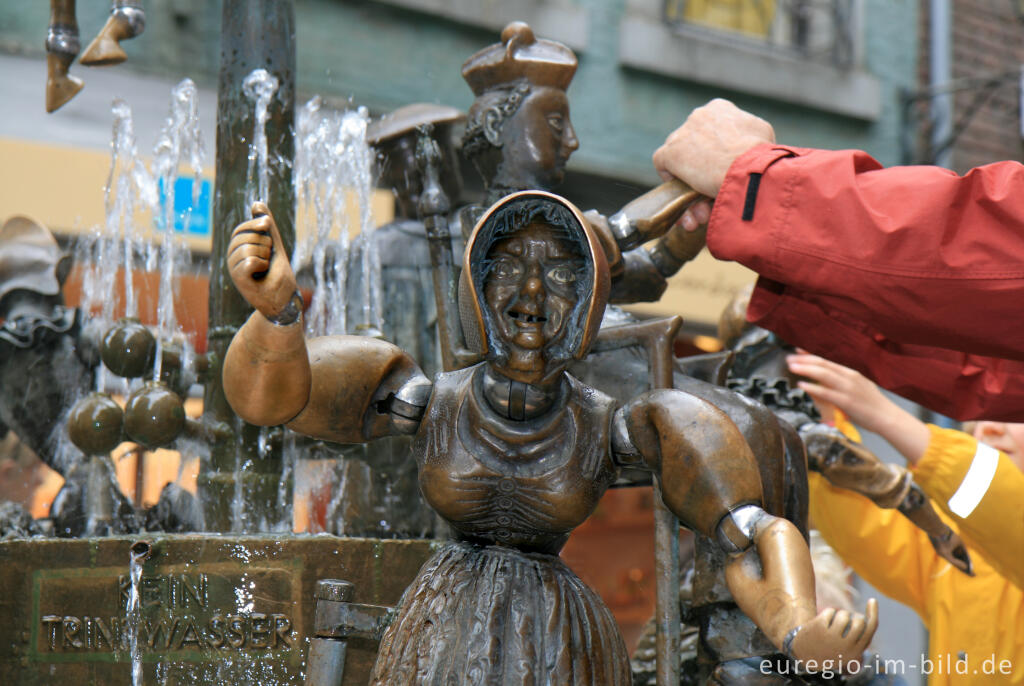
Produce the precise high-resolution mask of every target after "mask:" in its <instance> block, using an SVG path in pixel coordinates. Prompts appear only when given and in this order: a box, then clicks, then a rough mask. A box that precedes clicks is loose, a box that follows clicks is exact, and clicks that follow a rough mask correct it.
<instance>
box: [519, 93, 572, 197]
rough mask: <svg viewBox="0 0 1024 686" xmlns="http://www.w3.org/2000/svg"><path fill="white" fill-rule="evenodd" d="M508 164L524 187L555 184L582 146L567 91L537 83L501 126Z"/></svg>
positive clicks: (545, 186) (550, 186) (552, 185)
mask: <svg viewBox="0 0 1024 686" xmlns="http://www.w3.org/2000/svg"><path fill="white" fill-rule="evenodd" d="M501 137H502V154H503V156H504V163H505V166H506V168H508V169H510V170H512V172H511V173H513V174H515V175H516V176H517V177H519V178H520V185H521V186H522V187H523V188H553V187H555V186H557V185H558V184H560V183H561V182H562V179H563V177H564V176H565V164H566V162H567V161H568V160H569V156H570V155H572V153H573V152H574V151H575V150H576V149H577V148H579V147H580V144H579V141H578V140H577V138H576V130H575V129H574V128H573V126H572V122H571V121H570V120H569V100H568V98H567V97H566V95H565V91H563V90H561V89H558V88H551V87H535V88H533V89H532V90H531V92H530V94H529V95H528V96H527V97H526V99H525V100H524V101H523V103H522V104H521V105H520V106H519V109H518V110H516V113H515V114H514V115H512V117H511V118H510V119H509V120H508V121H506V122H505V123H504V125H503V126H502V133H501Z"/></svg>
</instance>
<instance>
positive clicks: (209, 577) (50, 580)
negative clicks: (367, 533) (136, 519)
mask: <svg viewBox="0 0 1024 686" xmlns="http://www.w3.org/2000/svg"><path fill="white" fill-rule="evenodd" d="M140 540H145V541H149V542H150V543H151V549H152V554H151V556H150V557H149V558H148V559H147V560H146V561H145V562H144V563H143V566H142V579H141V584H140V591H141V604H142V622H141V626H140V628H139V632H138V646H139V648H140V653H141V661H142V665H143V680H142V683H143V684H146V685H147V686H148V685H149V684H161V685H163V684H190V685H192V686H195V685H197V684H223V683H231V684H243V685H244V684H252V685H253V686H256V685H257V684H258V685H259V686H276V685H278V684H302V683H303V674H304V669H305V662H306V658H307V655H308V650H309V639H310V637H311V636H312V631H313V613H314V606H315V600H314V587H315V584H316V582H317V580H318V579H323V578H337V579H344V580H346V581H349V582H351V583H353V584H354V585H355V595H354V598H353V602H357V603H369V604H375V605H394V604H396V603H397V602H398V599H399V598H400V596H401V594H402V591H403V590H404V589H405V587H406V586H407V585H408V584H409V582H411V581H412V579H413V577H414V576H415V575H416V572H417V571H418V570H419V567H420V565H422V564H423V562H424V561H425V560H426V559H427V557H428V556H429V555H430V553H431V551H432V542H430V541H423V540H411V541H410V540H378V539H365V538H341V537H337V536H331V535H327V534H318V535H252V536H235V535H224V534H175V535H171V534H167V535H159V534H157V535H152V536H148V535H145V536H144V535H139V536H123V537H110V538H92V539H32V540H15V541H3V542H0V617H3V619H4V621H3V622H0V683H3V684H10V685H11V686H14V685H22V684H25V685H28V684H33V685H34V684H61V683H63V684H69V685H70V684H75V685H76V686H77V685H83V686H84V685H86V684H88V685H93V684H95V685H97V686H98V685H100V684H103V685H120V684H126V685H130V684H132V669H131V667H132V665H131V657H130V653H129V648H128V646H129V638H128V636H129V633H128V629H127V624H126V620H125V608H126V606H127V599H128V592H129V589H130V581H129V579H130V577H129V560H130V554H129V549H130V548H131V546H132V545H133V544H135V543H137V542H138V541H140ZM376 649H377V644H376V643H375V642H371V641H360V640H358V639H353V640H351V641H350V642H349V644H348V658H347V663H346V668H345V680H344V684H365V683H366V682H367V680H368V676H369V671H370V668H371V667H372V665H373V661H374V658H375V656H376Z"/></svg>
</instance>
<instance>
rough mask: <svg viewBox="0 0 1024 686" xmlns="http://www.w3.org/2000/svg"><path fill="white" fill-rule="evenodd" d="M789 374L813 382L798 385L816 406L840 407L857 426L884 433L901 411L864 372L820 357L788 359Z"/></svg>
mask: <svg viewBox="0 0 1024 686" xmlns="http://www.w3.org/2000/svg"><path fill="white" fill-rule="evenodd" d="M786 364H787V365H788V366H789V371H791V372H793V373H794V374H796V375H797V376H804V377H807V378H808V379H811V381H798V382H797V386H798V387H799V388H801V389H803V390H804V391H807V393H808V394H809V395H810V396H811V397H812V398H813V399H814V401H815V403H818V404H822V405H832V406H834V407H838V408H839V409H840V410H842V411H843V413H844V414H845V415H846V416H847V417H848V418H849V419H850V421H852V422H853V423H854V424H856V425H857V426H860V427H861V428H864V429H867V430H868V431H873V432H875V433H879V434H882V433H884V431H883V429H884V425H885V422H886V420H887V419H889V418H890V417H891V416H892V415H893V412H894V410H899V409H900V408H899V407H898V406H897V405H896V404H895V403H894V402H892V401H891V400H889V399H888V398H887V397H885V395H884V394H883V393H882V392H881V391H880V390H879V389H878V386H876V385H875V384H874V382H872V381H871V380H870V379H867V378H866V377H864V376H863V375H861V374H860V372H857V371H855V370H853V369H850V368H849V367H844V366H843V365H841V364H836V363H835V362H832V361H830V360H826V359H825V358H823V357H818V356H817V355H810V354H808V353H806V352H803V351H801V352H799V353H797V354H795V355H787V356H786Z"/></svg>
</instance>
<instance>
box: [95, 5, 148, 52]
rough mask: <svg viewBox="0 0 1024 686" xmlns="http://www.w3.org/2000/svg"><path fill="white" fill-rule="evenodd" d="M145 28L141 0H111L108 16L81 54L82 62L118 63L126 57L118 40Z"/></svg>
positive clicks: (136, 34)
mask: <svg viewBox="0 0 1024 686" xmlns="http://www.w3.org/2000/svg"><path fill="white" fill-rule="evenodd" d="M145 28H146V14H145V12H143V10H142V0H113V4H112V5H111V8H110V17H109V18H108V19H107V23H106V24H104V25H103V28H102V29H100V32H99V33H98V34H96V37H95V38H93V39H92V42H91V43H89V47H88V48H86V49H85V53H84V54H83V55H82V59H81V62H82V64H84V65H86V66H89V67H97V66H104V65H108V64H120V63H121V62H124V61H125V59H127V55H125V53H124V50H123V49H122V48H121V44H120V42H121V41H123V40H128V39H129V38H135V36H138V35H139V34H140V33H142V31H143V29H145Z"/></svg>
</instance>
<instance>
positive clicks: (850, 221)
mask: <svg viewBox="0 0 1024 686" xmlns="http://www.w3.org/2000/svg"><path fill="white" fill-rule="evenodd" d="M708 246H709V248H710V249H711V252H712V254H713V255H714V256H715V257H717V258H719V259H725V260H734V261H737V262H740V263H742V264H744V265H746V266H747V267H750V268H751V269H753V270H754V271H756V272H758V274H760V275H761V278H760V280H759V281H758V287H757V289H756V290H755V293H754V296H753V298H752V300H751V304H750V307H749V309H748V312H747V317H748V319H749V320H750V321H752V322H753V323H755V324H757V325H758V326H762V327H764V328H767V329H771V330H773V331H775V332H776V333H778V334H779V335H780V336H781V337H782V338H783V339H785V340H786V341H788V342H790V343H792V344H794V345H797V346H800V347H803V348H807V349H808V350H810V351H811V352H814V353H817V354H820V355H822V356H824V357H828V358H830V359H833V360H835V361H836V362H839V363H841V364H845V365H848V366H851V367H853V368H855V369H858V370H860V371H861V372H863V373H864V374H866V375H867V376H869V377H871V378H872V379H874V380H875V381H877V382H878V383H879V384H880V385H881V386H883V387H885V388H888V389H890V390H892V391H895V392H896V393H899V394H900V395H903V396H905V397H907V398H910V399H912V400H915V401H917V402H919V403H921V404H922V405H925V406H928V407H931V408H932V409H934V410H937V411H939V412H942V413H943V414H947V415H951V416H955V417H958V418H973V417H986V418H990V419H1011V420H1012V419H1015V420H1018V421H1019V420H1021V419H1022V418H1024V317H1022V314H1024V165H1021V164H1019V163H1016V162H1002V163H997V164H992V165H988V166H985V167H979V168H977V169H974V170H972V171H971V172H969V173H968V174H966V175H965V176H957V175H956V174H954V173H953V172H950V171H948V170H945V169H941V168H937V167H892V168H889V169H883V168H882V167H881V165H880V164H879V163H878V162H877V161H875V160H874V159H872V158H871V157H870V156H868V155H867V154H865V153H863V152H857V151H825V150H808V149H804V148H794V147H789V146H779V145H768V144H766V145H762V146H759V147H757V148H754V149H753V150H751V151H749V152H748V153H746V154H745V155H743V156H742V157H740V158H739V159H738V160H737V161H736V162H735V163H734V164H733V166H732V168H731V169H730V170H729V174H728V176H727V178H726V181H725V183H724V184H723V186H722V189H721V191H720V193H719V195H718V197H717V199H716V201H715V208H714V211H713V213H712V217H711V223H710V225H709V227H708Z"/></svg>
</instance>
